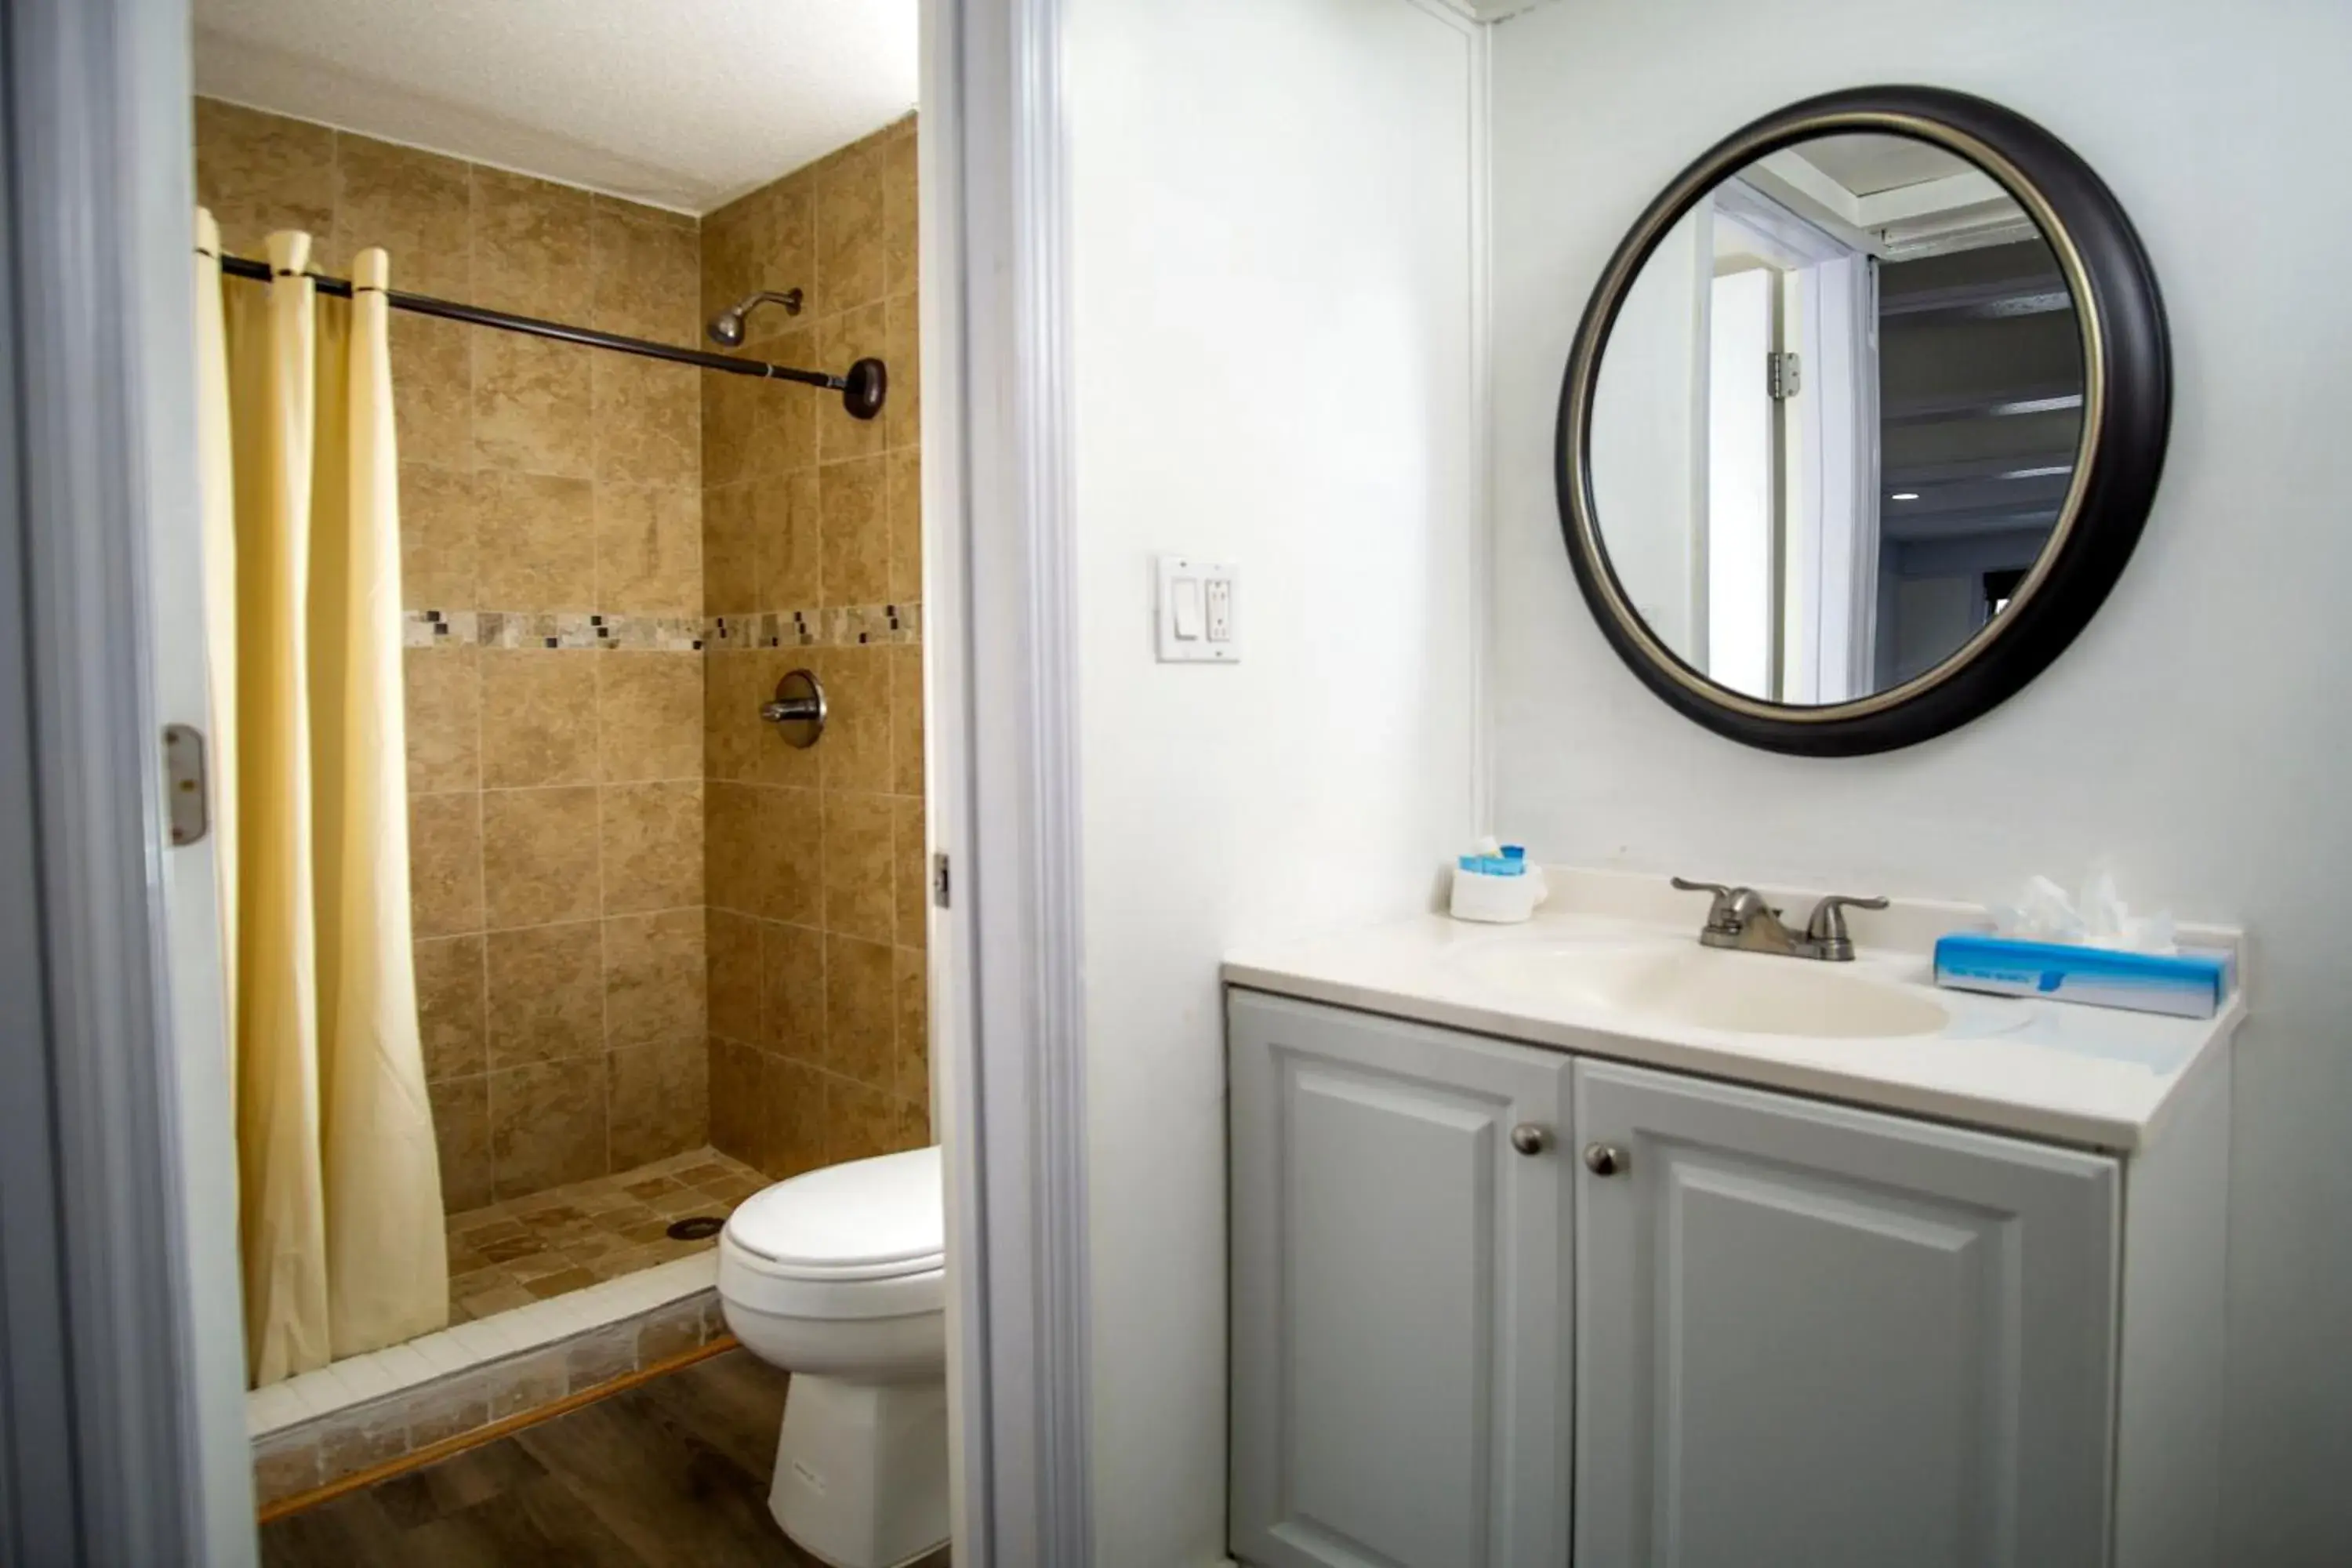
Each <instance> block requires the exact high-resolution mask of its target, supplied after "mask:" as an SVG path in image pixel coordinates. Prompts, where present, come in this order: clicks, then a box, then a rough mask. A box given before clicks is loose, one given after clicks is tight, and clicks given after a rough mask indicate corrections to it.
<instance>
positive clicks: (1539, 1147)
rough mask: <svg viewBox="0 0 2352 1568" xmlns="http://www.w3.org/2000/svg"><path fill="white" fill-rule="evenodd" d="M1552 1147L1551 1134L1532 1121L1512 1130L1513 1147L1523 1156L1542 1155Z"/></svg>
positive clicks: (1523, 1122) (1524, 1122)
mask: <svg viewBox="0 0 2352 1568" xmlns="http://www.w3.org/2000/svg"><path fill="white" fill-rule="evenodd" d="M1550 1146H1551V1134H1550V1133H1549V1132H1547V1131H1544V1130H1543V1129H1542V1128H1540V1127H1538V1126H1537V1125H1536V1124H1535V1123H1534V1122H1532V1121H1522V1122H1520V1123H1519V1124H1518V1125H1517V1127H1514V1128H1512V1129H1511V1147H1512V1148H1514V1149H1517V1151H1518V1152H1520V1153H1522V1154H1540V1153H1542V1152H1544V1151H1545V1150H1546V1149H1548V1148H1549V1147H1550Z"/></svg>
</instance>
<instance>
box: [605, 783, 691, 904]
mask: <svg viewBox="0 0 2352 1568" xmlns="http://www.w3.org/2000/svg"><path fill="white" fill-rule="evenodd" d="M702 816H703V810H702V781H700V780H699V779H688V780H674V781H671V782H668V783H664V784H607V785H605V786H604V912H605V913H606V914H608V915H620V914H634V913H636V912H637V911H639V910H667V909H677V908H679V907H681V906H684V905H688V904H699V903H701V902H702V901H703V821H702Z"/></svg>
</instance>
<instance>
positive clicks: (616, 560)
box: [596, 481, 702, 616]
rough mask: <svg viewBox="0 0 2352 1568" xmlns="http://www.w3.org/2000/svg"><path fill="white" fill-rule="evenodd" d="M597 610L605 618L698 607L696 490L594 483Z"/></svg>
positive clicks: (699, 570) (699, 510) (683, 613)
mask: <svg viewBox="0 0 2352 1568" xmlns="http://www.w3.org/2000/svg"><path fill="white" fill-rule="evenodd" d="M596 607H597V608H598V609H600V610H602V611H604V613H605V614H607V615H615V614H617V615H636V616H691V615H695V614H698V612H699V611H700V609H701V607H702V492H701V491H699V490H698V489H694V488H692V487H691V486H679V485H633V484H619V483H614V482H611V481H607V482H606V483H604V484H600V485H598V486H597V487H596Z"/></svg>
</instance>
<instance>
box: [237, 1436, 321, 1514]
mask: <svg viewBox="0 0 2352 1568" xmlns="http://www.w3.org/2000/svg"><path fill="white" fill-rule="evenodd" d="M318 1486H319V1442H318V1438H317V1436H316V1435H315V1434H313V1433H310V1432H308V1431H305V1430H301V1429H299V1428H298V1429H297V1430H295V1431H293V1432H291V1433H288V1434H285V1435H282V1436H275V1437H268V1438H264V1439H263V1440H262V1441H260V1442H258V1443H257V1444H255V1445H254V1448H253V1500H254V1501H255V1502H256V1503H257V1504H258V1505H260V1506H261V1507H263V1508H267V1507H268V1506H269V1505H270V1504H271V1503H274V1502H279V1501H282V1500H285V1499H287V1498H290V1497H299V1496H300V1495H301V1494H302V1493H304V1492H307V1491H315V1490H316V1489H318Z"/></svg>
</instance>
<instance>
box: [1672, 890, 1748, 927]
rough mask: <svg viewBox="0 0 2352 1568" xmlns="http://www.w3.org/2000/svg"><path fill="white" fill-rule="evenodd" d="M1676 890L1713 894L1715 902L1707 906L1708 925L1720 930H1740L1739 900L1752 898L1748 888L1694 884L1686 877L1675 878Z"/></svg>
mask: <svg viewBox="0 0 2352 1568" xmlns="http://www.w3.org/2000/svg"><path fill="white" fill-rule="evenodd" d="M1668 880H1670V881H1672V882H1673V883H1674V885H1675V888H1676V889H1679V890H1681V891H1683V892H1685V893H1712V894H1714V895H1715V898H1714V900H1713V901H1712V902H1711V903H1709V904H1708V905H1707V909H1706V923H1707V924H1708V925H1709V926H1711V927H1714V928H1717V929H1718V930H1725V931H1737V930H1738V929H1739V918H1740V917H1739V900H1741V899H1743V898H1747V897H1750V896H1752V895H1751V894H1750V893H1749V890H1748V889H1746V888H1731V887H1726V886H1725V885H1724V884H1723V883H1721V882H1694V881H1692V880H1690V879H1688V878H1686V877H1673V878H1669V879H1668Z"/></svg>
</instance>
